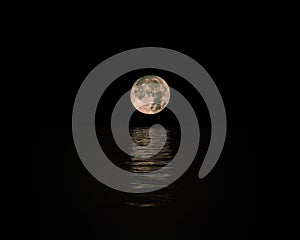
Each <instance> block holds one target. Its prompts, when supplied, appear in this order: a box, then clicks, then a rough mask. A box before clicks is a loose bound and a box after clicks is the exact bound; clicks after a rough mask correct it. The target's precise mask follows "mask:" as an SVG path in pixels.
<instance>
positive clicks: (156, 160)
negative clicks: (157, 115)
mask: <svg viewBox="0 0 300 240" xmlns="http://www.w3.org/2000/svg"><path fill="white" fill-rule="evenodd" d="M155 131H156V132H155ZM166 132H167V140H166V143H165V145H164V147H163V148H162V150H161V151H160V152H159V154H156V155H154V156H152V152H154V151H155V150H156V149H145V151H144V152H143V156H142V157H131V158H130V161H129V162H127V164H128V165H129V169H130V171H132V172H137V173H148V172H151V171H154V170H157V169H159V168H162V167H164V166H166V165H167V164H168V163H169V162H170V161H171V160H172V155H171V149H170V146H169V144H170V137H169V133H170V131H169V130H168V129H166ZM130 135H131V137H132V139H133V141H134V142H135V143H136V144H138V145H140V146H147V145H148V144H149V143H150V137H149V128H146V127H135V128H132V129H131V130H130ZM154 135H155V138H154V139H152V141H161V140H162V139H163V133H162V132H160V131H157V130H154ZM153 150H154V151H153ZM137 153H138V152H137V151H136V145H135V144H132V146H131V152H130V154H131V155H132V156H134V155H137Z"/></svg>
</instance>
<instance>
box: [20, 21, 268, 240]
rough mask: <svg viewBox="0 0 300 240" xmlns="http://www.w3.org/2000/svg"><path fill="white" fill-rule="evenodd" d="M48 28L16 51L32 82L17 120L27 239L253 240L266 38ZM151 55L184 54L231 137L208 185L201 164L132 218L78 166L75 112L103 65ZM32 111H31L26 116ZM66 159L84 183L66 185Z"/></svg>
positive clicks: (229, 29) (218, 32)
mask: <svg viewBox="0 0 300 240" xmlns="http://www.w3.org/2000/svg"><path fill="white" fill-rule="evenodd" d="M49 26H50V27H49ZM49 26H48V25H47V26H45V27H43V29H37V32H34V34H30V35H29V36H30V37H29V38H28V39H27V40H26V41H23V42H22V44H20V45H19V46H18V48H20V49H22V51H21V53H22V54H21V55H22V57H21V59H22V61H26V63H27V64H26V68H24V69H22V71H23V72H24V73H25V74H26V75H28V78H26V83H25V84H24V85H25V87H26V88H25V87H24V89H26V90H28V91H26V94H25V97H24V98H23V99H26V101H25V102H22V101H20V102H19V106H20V115H21V116H23V117H22V119H23V120H22V121H24V123H25V124H26V126H29V128H26V134H28V135H31V137H33V141H32V145H31V147H30V155H29V156H30V161H29V162H30V173H31V174H30V175H31V176H32V181H31V182H30V189H31V190H32V191H30V193H32V194H29V195H30V196H28V189H27V190H26V191H25V192H26V193H27V194H26V195H25V196H26V197H25V198H26V199H28V201H26V204H25V203H24V204H23V205H24V206H21V208H22V209H23V210H24V209H25V212H26V213H25V214H24V215H25V216H26V217H24V221H23V222H27V223H28V225H29V226H30V227H26V231H28V230H29V231H30V234H31V236H32V237H33V238H34V237H36V238H37V239H53V238H54V237H56V236H60V237H64V238H76V239H77V238H78V239H95V238H99V239H110V238H112V237H115V238H116V239H120V238H122V239H132V238H134V239H139V238H144V239H148V238H149V239H152V238H154V237H155V238H156V239H164V238H165V239H183V238H187V239H190V238H192V237H194V236H199V237H200V238H201V237H208V239H224V238H231V239H255V235H256V219H257V210H256V202H257V197H256V170H257V169H256V164H257V155H258V152H257V151H258V150H257V145H259V144H260V141H261V139H259V138H258V137H257V136H258V135H259V134H258V132H259V131H260V129H261V127H265V126H269V125H271V124H272V121H273V120H272V119H269V118H264V117H262V115H264V116H266V115H267V116H268V112H269V111H271V109H272V104H269V103H270V101H271V100H269V99H268V98H264V97H263V96H265V89H266V86H268V84H269V80H268V78H266V76H265V75H264V74H263V73H262V71H261V69H263V68H266V67H267V66H266V65H265V64H264V59H265V58H266V55H269V54H272V51H271V50H270V48H269V45H268V42H269V40H268V38H265V37H264V35H263V31H261V30H258V29H256V28H255V29H253V27H252V25H251V23H246V22H245V23H243V24H240V25H233V26H232V25H230V26H226V24H225V25H224V26H219V28H211V29H210V30H209V31H208V32H204V30H203V33H202V32H200V31H198V32H197V33H195V31H194V29H193V30H187V29H185V30H183V29H181V30H179V29H177V28H176V27H175V28H172V24H171V26H170V27H169V26H165V27H164V26H161V27H160V28H159V29H160V30H157V26H151V25H149V26H147V27H146V26H145V27H135V28H131V27H125V28H114V27H113V26H110V27H107V26H106V27H107V28H108V30H106V29H105V30H104V29H101V32H99V33H94V32H93V31H89V30H88V29H85V28H84V27H83V28H82V29H81V31H78V29H77V27H74V26H73V27H71V28H69V27H67V28H65V29H62V30H61V29H59V30H58V29H57V28H55V27H54V28H51V24H50V25H49ZM37 33H38V34H37ZM147 46H155V47H165V48H170V49H174V50H177V51H180V52H182V53H184V54H187V55H188V56H190V57H192V58H193V59H195V60H196V61H198V62H199V63H200V64H201V65H202V66H203V67H204V68H205V69H206V70H207V72H208V73H209V74H210V75H211V77H212V78H213V79H214V81H215V83H216V85H217V86H218V88H219V90H220V92H221V95H222V97H223V100H224V103H225V107H226V112H227V119H228V135H227V139H226V143H225V147H224V150H223V153H222V156H221V158H220V160H219V162H218V163H217V165H216V167H215V168H214V169H213V171H212V172H211V173H210V174H209V175H208V176H207V177H206V178H205V179H202V180H199V179H198V178H197V173H198V170H199V167H200V165H199V162H198V163H196V164H194V165H192V167H191V169H189V170H188V171H187V172H186V174H184V176H182V178H180V179H179V180H178V181H176V183H175V184H176V189H177V190H176V192H175V198H174V200H173V201H172V202H171V203H170V205H168V206H164V207H162V208H158V209H154V210H153V209H130V210H129V209H127V208H126V209H124V208H123V207H122V204H121V203H122V201H123V200H124V201H125V200H126V199H127V198H128V196H127V195H126V194H125V193H120V192H117V191H115V190H112V189H109V188H108V187H106V186H104V185H102V184H101V183H99V182H98V181H96V180H95V179H94V178H93V177H92V176H91V175H90V174H89V173H88V172H87V170H86V169H85V168H84V167H83V166H82V165H80V164H81V163H80V160H79V158H78V156H77V153H76V150H75V147H74V144H73V140H72V131H71V118H72V106H73V102H74V99H75V96H76V93H77V91H78V89H79V87H80V85H81V83H82V81H83V80H84V78H85V77H86V76H87V74H88V73H89V72H90V71H91V70H92V69H93V68H94V67H96V66H97V65H98V64H99V63H100V62H101V61H103V60H105V59H106V58H108V57H110V56H112V55H114V54H117V53H119V52H122V51H124V50H128V49H131V48H136V47H147ZM270 95H271V94H270ZM268 96H269V95H268ZM262 99H264V100H265V101H263V102H262V101H261V100H262ZM194 104H197V103H194ZM26 106H30V110H32V111H30V112H28V111H27V110H28V109H26V111H24V113H23V110H24V109H25V108H26ZM266 106H268V107H266ZM24 141H26V140H24ZM70 159H71V161H75V162H76V164H77V165H78V166H79V172H78V175H80V176H81V178H83V179H84V181H83V182H82V181H81V178H79V180H78V181H73V182H71V183H70V182H69V181H68V174H67V173H68V168H69V162H70ZM199 161H200V163H201V160H199ZM186 183H188V184H186ZM129 197H130V196H129ZM24 202H25V200H24ZM27 202H28V204H27ZM95 206H97V207H95ZM26 226H27V225H26ZM104 236H105V237H104ZM109 236H110V237H109ZM195 238H196V237H195Z"/></svg>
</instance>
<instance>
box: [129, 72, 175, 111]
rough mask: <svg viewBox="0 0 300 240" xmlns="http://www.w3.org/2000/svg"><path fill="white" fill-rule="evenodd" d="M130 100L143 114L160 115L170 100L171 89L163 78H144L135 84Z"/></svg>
mask: <svg viewBox="0 0 300 240" xmlns="http://www.w3.org/2000/svg"><path fill="white" fill-rule="evenodd" d="M130 99H131V102H132V104H133V106H134V107H135V108H136V109H137V110H138V111H140V112H142V113H145V114H155V113H159V112H160V111H162V110H163V109H164V108H165V107H166V106H167V104H168V102H169V100H170V88H169V86H168V84H167V83H166V81H165V80H163V79H162V78H161V77H158V76H152V75H149V76H144V77H141V78H139V79H138V80H137V81H136V82H135V83H134V84H133V86H132V88H131V92H130Z"/></svg>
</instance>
